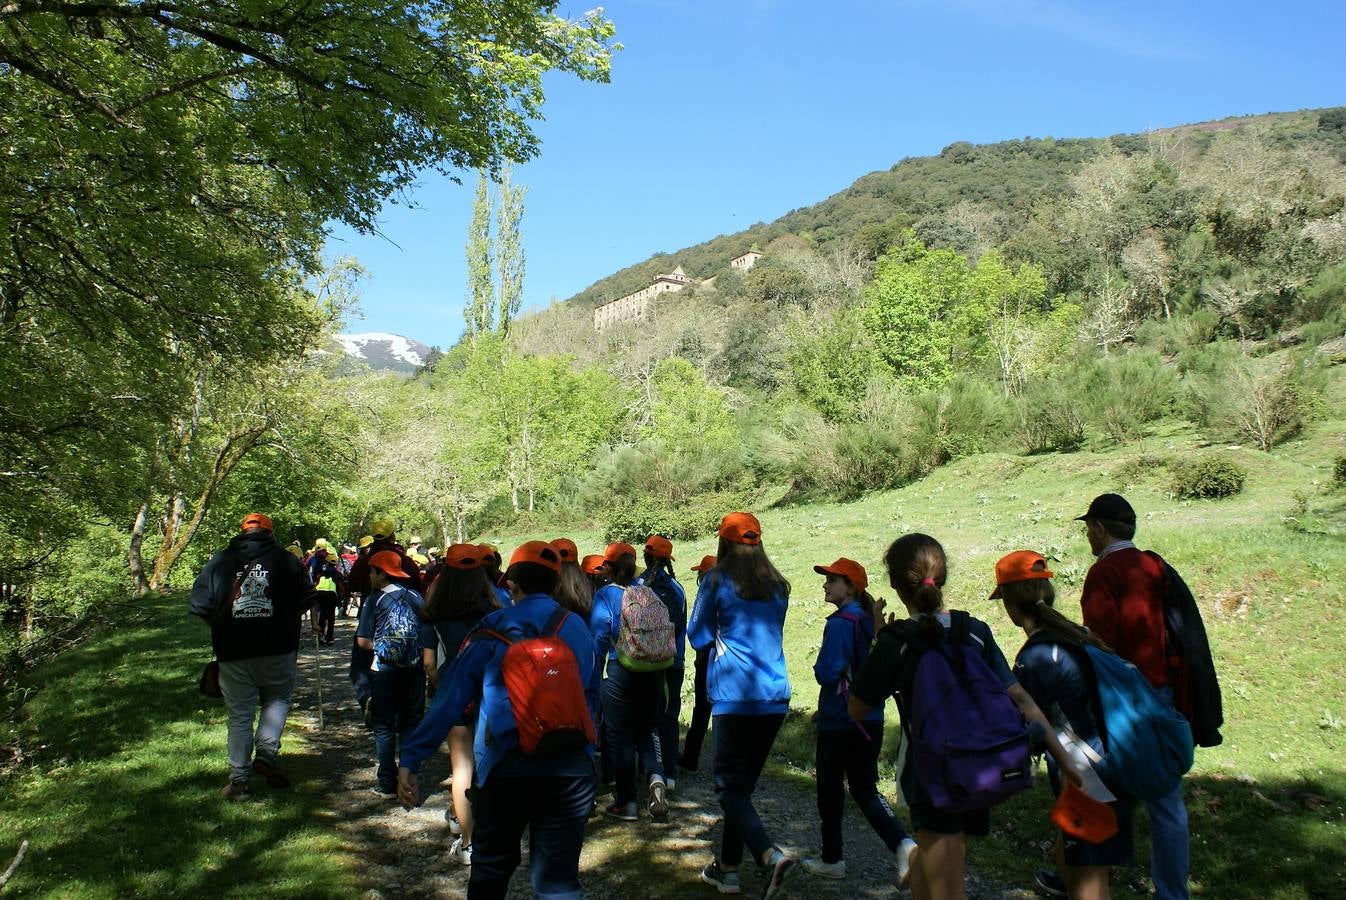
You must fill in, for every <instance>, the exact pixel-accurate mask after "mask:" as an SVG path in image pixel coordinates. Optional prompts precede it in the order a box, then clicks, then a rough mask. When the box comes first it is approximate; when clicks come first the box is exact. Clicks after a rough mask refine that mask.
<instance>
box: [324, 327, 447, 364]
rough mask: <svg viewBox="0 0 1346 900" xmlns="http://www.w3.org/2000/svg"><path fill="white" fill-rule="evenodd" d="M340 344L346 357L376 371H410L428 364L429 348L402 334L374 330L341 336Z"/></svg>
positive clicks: (338, 340) (337, 338) (337, 337)
mask: <svg viewBox="0 0 1346 900" xmlns="http://www.w3.org/2000/svg"><path fill="white" fill-rule="evenodd" d="M336 340H337V343H338V344H340V345H341V349H342V350H343V351H344V352H345V354H346V355H347V356H350V357H353V358H354V359H359V360H363V361H364V362H365V363H366V364H367V365H369V367H370V368H373V369H392V370H394V371H398V372H411V371H414V370H416V369H417V368H419V367H420V366H422V365H424V364H425V358H426V356H427V355H428V354H429V353H430V348H429V347H427V346H425V345H424V344H422V343H420V342H419V341H413V340H412V339H411V338H406V337H403V336H402V335H400V334H388V333H386V332H382V331H371V332H366V333H363V334H339V335H337V336H336Z"/></svg>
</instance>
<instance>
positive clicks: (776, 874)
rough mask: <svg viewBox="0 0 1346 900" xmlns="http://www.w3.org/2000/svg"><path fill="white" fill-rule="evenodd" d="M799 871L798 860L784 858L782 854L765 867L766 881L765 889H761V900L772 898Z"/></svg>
mask: <svg viewBox="0 0 1346 900" xmlns="http://www.w3.org/2000/svg"><path fill="white" fill-rule="evenodd" d="M798 871H799V860H797V859H794V858H793V857H789V856H786V855H785V854H784V853H783V852H782V853H781V855H780V857H779V858H778V859H777V860H776V861H775V862H774V863H769V864H768V865H767V866H766V873H767V880H766V887H764V888H762V900H767V898H768V897H774V896H776V895H777V894H779V893H780V891H781V888H783V887H784V886H785V882H786V881H788V880H790V879H791V878H793V877H794V874H795V873H796V872H798Z"/></svg>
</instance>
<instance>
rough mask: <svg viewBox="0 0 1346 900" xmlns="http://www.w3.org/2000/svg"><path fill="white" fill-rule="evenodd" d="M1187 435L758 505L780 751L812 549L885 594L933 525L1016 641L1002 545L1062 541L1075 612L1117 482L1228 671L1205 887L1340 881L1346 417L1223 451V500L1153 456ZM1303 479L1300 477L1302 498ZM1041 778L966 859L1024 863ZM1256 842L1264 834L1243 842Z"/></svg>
mask: <svg viewBox="0 0 1346 900" xmlns="http://www.w3.org/2000/svg"><path fill="white" fill-rule="evenodd" d="M1336 381H1337V384H1336V385H1335V396H1333V397H1332V398H1331V400H1330V407H1331V408H1332V409H1336V410H1342V409H1346V396H1344V395H1343V392H1344V391H1346V384H1343V383H1342V382H1343V381H1346V379H1342V378H1338V379H1336ZM1195 445H1196V439H1195V437H1194V436H1193V434H1192V433H1191V432H1190V431H1189V430H1187V429H1184V428H1181V427H1178V426H1170V427H1169V428H1168V429H1167V430H1166V431H1164V432H1163V433H1157V434H1154V435H1152V436H1150V437H1148V438H1147V439H1145V440H1143V441H1141V442H1139V443H1137V444H1134V445H1131V446H1129V447H1126V448H1123V449H1121V450H1116V451H1108V452H1099V453H1075V454H1057V455H1046V456H1037V457H1022V456H1016V455H1011V454H985V455H982V456H978V457H974V458H970V459H965V460H961V461H959V462H956V463H954V464H952V465H949V466H947V467H945V468H943V469H940V470H938V471H936V472H935V473H934V474H932V475H931V476H930V477H928V478H926V479H924V480H923V481H921V482H919V483H917V484H913V485H909V486H907V487H905V488H902V489H900V490H896V491H891V492H886V493H883V494H876V495H873V496H871V497H868V498H866V499H864V500H861V501H859V502H856V503H849V504H813V505H809V506H803V507H795V508H787V509H780V510H771V511H768V512H766V513H764V514H763V515H762V516H761V518H762V524H763V529H764V531H765V534H766V541H767V546H768V548H769V551H770V553H771V556H772V559H773V560H774V561H775V562H776V564H777V565H778V566H780V568H781V569H782V571H783V572H784V573H785V575H786V576H787V577H788V578H789V579H790V580H791V582H792V583H793V585H794V595H793V605H792V607H791V614H790V617H789V620H788V621H787V623H786V635H785V640H786V660H787V663H788V665H789V669H790V675H791V681H792V683H793V685H794V706H795V707H796V708H797V709H798V710H800V711H801V712H800V714H799V715H796V716H792V717H791V720H790V721H789V722H787V726H786V729H785V730H784V731H783V732H782V735H781V737H780V738H779V739H778V740H777V744H776V752H777V755H778V759H779V761H780V762H781V764H782V766H781V769H782V771H784V772H787V773H789V772H793V773H794V774H795V775H796V776H799V777H808V769H809V768H810V767H811V765H812V734H811V731H810V730H809V727H808V724H807V720H806V713H807V711H808V710H811V709H812V708H813V707H814V705H815V704H816V696H817V695H816V688H815V687H814V683H813V677H812V671H811V665H812V663H813V659H814V657H815V654H816V652H817V648H818V644H819V641H820V638H821V633H822V623H823V619H824V618H825V617H826V615H827V613H828V611H829V608H828V607H826V606H825V604H824V603H823V601H822V597H821V578H820V577H819V576H817V575H815V574H814V573H813V571H812V566H813V564H815V563H820V562H822V563H825V562H831V561H832V560H833V559H835V558H836V557H838V556H850V557H853V558H855V559H857V560H859V561H860V562H861V563H863V564H864V565H865V566H866V567H867V568H868V570H869V571H870V573H871V577H873V578H874V579H875V581H876V582H878V584H877V585H876V586H875V587H876V588H877V590H876V591H875V592H876V594H877V595H887V596H888V597H889V599H890V600H892V598H893V594H892V591H891V590H889V589H887V588H886V585H884V584H883V576H882V563H881V560H882V555H883V551H884V549H885V548H886V546H887V544H888V543H889V542H890V541H891V540H892V539H893V538H894V537H896V536H898V535H900V534H902V533H905V532H908V531H925V532H927V533H930V534H932V535H934V536H935V537H937V538H938V539H939V540H940V541H941V542H942V543H943V544H944V546H945V548H946V550H947V551H948V552H949V555H950V560H951V573H950V580H949V585H948V594H949V597H950V601H951V604H952V605H954V606H956V607H960V608H964V609H968V610H970V611H971V612H973V614H975V615H977V616H979V617H981V618H983V619H985V620H986V621H987V622H989V623H990V624H991V625H992V627H993V628H994V630H995V632H996V635H997V638H998V639H999V641H1000V643H1001V646H1002V648H1003V649H1004V650H1005V652H1006V655H1007V656H1009V657H1010V658H1011V660H1012V658H1013V655H1014V653H1015V652H1016V651H1017V649H1018V648H1019V646H1021V644H1022V640H1023V638H1022V632H1019V631H1017V629H1014V628H1013V626H1012V625H1011V624H1010V623H1009V621H1008V619H1007V618H1006V617H1005V615H1004V613H1003V610H1002V608H1001V607H1000V605H999V604H998V603H996V602H993V601H988V600H987V599H986V597H987V594H989V593H990V590H991V588H992V587H993V586H994V582H993V580H992V571H993V567H994V563H995V560H996V559H998V558H999V557H1000V556H1001V555H1002V554H1004V553H1005V552H1008V551H1010V550H1014V549H1018V548H1020V547H1029V548H1034V549H1039V550H1042V551H1044V552H1047V553H1048V554H1049V555H1052V556H1053V557H1055V558H1056V559H1057V562H1055V563H1054V569H1055V571H1056V572H1057V575H1058V577H1057V589H1058V593H1059V594H1060V597H1059V599H1058V604H1059V607H1060V608H1061V609H1063V610H1065V611H1066V612H1067V613H1069V614H1071V615H1074V616H1076V617H1078V611H1079V605H1078V600H1079V590H1080V586H1081V584H1082V582H1083V577H1084V573H1085V571H1086V570H1087V568H1088V566H1089V564H1090V563H1091V561H1092V560H1091V557H1090V554H1089V549H1088V545H1087V543H1086V541H1085V539H1084V533H1083V528H1082V527H1081V526H1080V524H1079V523H1077V522H1074V521H1073V518H1074V517H1075V516H1077V515H1079V514H1080V513H1082V512H1083V511H1084V509H1085V508H1086V507H1087V506H1088V503H1089V500H1090V499H1091V498H1092V497H1093V496H1095V495H1096V494H1099V493H1102V492H1104V491H1109V490H1121V491H1123V492H1124V493H1125V494H1126V495H1127V497H1128V498H1129V499H1130V500H1131V501H1132V503H1133V504H1134V505H1135V507H1136V508H1137V510H1138V512H1139V514H1140V519H1141V521H1140V532H1139V534H1138V539H1139V541H1140V543H1141V545H1142V546H1144V547H1149V548H1153V549H1155V550H1158V551H1159V552H1160V553H1162V554H1163V555H1164V556H1165V557H1166V558H1168V559H1169V560H1170V561H1171V562H1172V563H1173V564H1174V565H1175V566H1176V567H1177V568H1178V569H1179V571H1181V572H1182V573H1183V575H1184V577H1185V578H1186V579H1187V581H1188V583H1189V584H1190V585H1191V586H1192V589H1193V591H1194V592H1195V593H1196V595H1197V597H1198V598H1199V599H1200V601H1201V602H1202V606H1203V609H1204V610H1205V614H1206V625H1207V629H1208V631H1209V632H1210V637H1211V642H1212V645H1213V647H1214V652H1215V654H1216V662H1217V665H1218V666H1219V670H1220V674H1221V681H1222V685H1223V688H1224V700H1225V719H1226V722H1227V725H1226V727H1225V729H1224V736H1225V743H1224V744H1223V745H1221V746H1220V747H1216V748H1212V749H1208V750H1200V751H1198V754H1197V763H1196V767H1195V769H1194V771H1193V774H1192V776H1190V777H1189V779H1188V802H1189V807H1190V812H1191V815H1192V833H1193V835H1194V837H1193V877H1194V879H1195V881H1196V884H1197V886H1198V888H1199V889H1201V891H1202V893H1203V894H1204V895H1205V896H1210V897H1219V898H1225V897H1249V898H1252V897H1258V898H1262V897H1284V898H1304V897H1326V896H1340V895H1342V894H1343V893H1346V763H1343V762H1342V754H1343V752H1344V751H1346V679H1343V678H1342V674H1341V673H1342V671H1343V666H1342V662H1341V648H1342V647H1343V646H1346V491H1343V490H1341V489H1337V490H1336V491H1333V490H1332V487H1331V478H1332V460H1333V458H1334V457H1335V456H1340V455H1343V454H1346V420H1344V419H1342V418H1336V419H1332V420H1329V421H1323V422H1318V423H1316V424H1315V425H1314V426H1312V428H1311V429H1310V430H1309V431H1308V432H1307V434H1306V435H1305V436H1304V437H1303V438H1302V439H1301V440H1297V441H1294V442H1291V443H1290V444H1287V445H1285V446H1283V447H1281V448H1278V449H1277V450H1276V451H1274V452H1273V453H1270V454H1265V453H1260V452H1258V451H1255V450H1250V449H1246V448H1240V449H1232V450H1228V451H1226V452H1228V453H1230V454H1232V455H1233V456H1234V457H1236V458H1237V459H1238V460H1239V461H1241V462H1242V463H1243V464H1244V465H1245V466H1246V467H1247V468H1248V470H1249V476H1248V482H1247V486H1246V489H1245V491H1244V493H1243V494H1242V495H1240V496H1238V497H1236V498H1232V499H1228V500H1223V501H1198V502H1184V501H1179V500H1176V499H1173V498H1172V497H1170V496H1169V492H1168V488H1169V475H1168V473H1167V471H1166V469H1165V468H1164V467H1163V466H1162V462H1163V461H1164V460H1166V459H1173V458H1177V457H1178V456H1181V455H1182V454H1183V453H1185V452H1188V451H1190V450H1192V449H1193V448H1194V447H1195ZM1128 472H1130V473H1132V474H1130V475H1129V476H1128V474H1127V473H1128ZM1296 493H1302V494H1304V495H1307V498H1308V499H1307V501H1306V502H1305V503H1304V504H1303V506H1304V508H1303V509H1300V508H1297V507H1298V506H1299V504H1298V503H1297V501H1296V499H1295V497H1294V496H1293V495H1294V494H1296ZM570 536H571V537H572V538H574V539H576V540H577V541H579V542H580V544H581V547H582V551H581V552H589V549H590V548H593V549H598V548H599V547H600V544H599V538H598V535H597V533H596V532H588V533H585V532H575V533H572V534H571V535H570ZM515 537H517V536H514V535H509V536H500V537H499V540H500V544H501V546H503V547H509V546H513V544H512V543H511V542H512V540H513V539H514V538H515ZM640 537H642V536H639V535H632V536H631V538H632V539H639V538H640ZM676 552H677V554H678V558H679V563H680V565H681V566H682V569H681V570H680V571H683V572H684V574H685V575H686V576H690V574H691V573H690V572H685V570H686V568H687V567H688V566H690V565H692V564H693V563H694V562H695V561H696V560H698V559H700V557H701V555H702V554H704V553H714V552H715V546H714V542H713V540H711V539H706V540H702V541H698V542H686V543H682V544H679V545H678V547H677V548H676ZM684 580H685V581H686V582H687V583H689V584H690V583H691V579H690V578H689V577H688V578H685V579H684ZM894 604H895V601H894ZM687 688H688V689H690V678H689V680H688V684H687ZM687 709H688V707H687V705H686V704H685V705H684V712H686V711H687ZM894 718H895V717H893V716H890V723H889V726H890V727H889V737H888V741H887V749H886V750H885V757H886V758H888V759H889V765H891V757H892V755H893V753H894V752H895V747H896V732H895V726H894V724H893V722H892V721H891V720H892V719H894ZM888 783H889V784H890V785H891V783H892V782H891V781H889V782H888ZM1046 793H1047V792H1046V790H1045V789H1041V790H1037V791H1034V792H1033V793H1032V795H1031V796H1028V797H1025V798H1023V799H1022V800H1019V801H1016V802H1014V803H1012V804H1009V805H1008V806H1007V807H1006V808H1003V809H1002V810H1001V811H999V812H998V813H997V814H996V816H995V821H996V822H997V828H996V833H995V834H994V835H992V837H991V838H990V839H988V840H987V841H984V842H980V843H979V844H978V846H977V847H976V848H975V849H974V850H973V851H972V857H973V859H974V864H977V865H981V866H986V867H989V869H990V870H991V871H992V873H993V874H995V875H997V876H999V877H1001V878H1003V879H1004V880H1006V881H1007V882H1010V883H1024V882H1025V881H1026V880H1028V879H1031V877H1032V871H1033V868H1035V866H1037V865H1039V864H1040V863H1039V859H1040V857H1039V854H1038V850H1037V848H1038V845H1040V844H1041V842H1043V841H1045V840H1047V838H1048V837H1049V834H1050V831H1049V828H1048V826H1047V822H1046V812H1047V808H1048V805H1049V804H1048V798H1047V797H1046ZM1147 840H1148V839H1147V837H1146V836H1145V833H1144V830H1143V827H1142V829H1141V838H1140V844H1139V845H1138V847H1137V858H1138V859H1139V860H1144V859H1145V858H1147V856H1148V843H1147ZM1254 847H1255V848H1261V850H1262V852H1259V853H1251V852H1249V849H1250V848H1254ZM1132 874H1134V873H1132Z"/></svg>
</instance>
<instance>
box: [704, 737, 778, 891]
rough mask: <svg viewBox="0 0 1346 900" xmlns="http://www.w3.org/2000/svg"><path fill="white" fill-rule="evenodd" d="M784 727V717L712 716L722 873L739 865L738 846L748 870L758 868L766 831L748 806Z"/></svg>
mask: <svg viewBox="0 0 1346 900" xmlns="http://www.w3.org/2000/svg"><path fill="white" fill-rule="evenodd" d="M784 721H785V713H776V714H774V715H766V716H715V796H716V798H717V799H719V801H720V809H722V810H723V811H724V834H723V836H722V837H721V838H720V865H721V866H724V867H725V868H726V869H733V868H736V867H737V866H738V865H739V863H741V862H743V845H744V844H747V846H748V850H749V851H751V852H752V861H753V865H761V862H762V854H763V853H765V852H766V851H767V850H770V849H771V838H770V837H769V836H768V835H767V833H766V826H765V825H763V824H762V818H761V817H760V816H759V815H757V809H756V808H755V807H754V806H753V805H752V792H753V791H754V790H755V789H756V788H757V779H758V778H760V777H761V775H762V767H763V766H765V765H766V758H767V754H768V753H770V752H771V745H772V744H774V743H775V742H776V733H777V732H778V731H780V727H781V723H782V722H784Z"/></svg>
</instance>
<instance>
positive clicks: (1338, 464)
mask: <svg viewBox="0 0 1346 900" xmlns="http://www.w3.org/2000/svg"><path fill="white" fill-rule="evenodd" d="M1332 482H1333V483H1334V484H1335V485H1336V486H1337V487H1346V456H1338V457H1337V458H1336V460H1335V461H1334V462H1333V463H1332Z"/></svg>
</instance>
